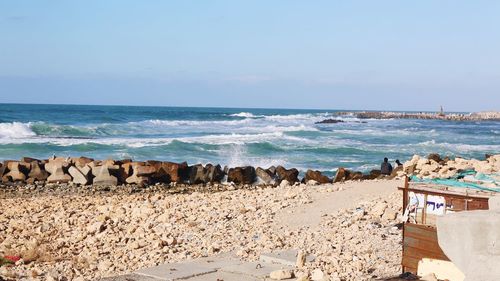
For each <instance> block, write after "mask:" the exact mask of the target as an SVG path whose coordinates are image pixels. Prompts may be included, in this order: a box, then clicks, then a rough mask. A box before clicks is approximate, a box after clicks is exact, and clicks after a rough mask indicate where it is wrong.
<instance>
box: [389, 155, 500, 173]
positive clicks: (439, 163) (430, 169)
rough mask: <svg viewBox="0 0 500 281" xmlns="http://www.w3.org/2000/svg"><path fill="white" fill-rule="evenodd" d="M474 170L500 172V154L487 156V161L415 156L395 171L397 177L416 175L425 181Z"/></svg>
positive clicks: (438, 156) (478, 171)
mask: <svg viewBox="0 0 500 281" xmlns="http://www.w3.org/2000/svg"><path fill="white" fill-rule="evenodd" d="M466 170H474V171H476V172H477V173H482V174H494V173H498V172H500V154H496V155H487V157H486V159H485V160H482V161H481V160H477V159H464V158H460V157H457V158H455V159H450V158H448V157H444V158H441V156H440V155H439V154H435V153H433V154H429V155H428V156H427V157H421V156H419V155H414V156H413V157H412V158H411V160H409V161H407V162H406V163H404V164H403V167H402V168H399V169H397V170H395V171H394V174H396V175H397V176H403V175H405V174H406V175H416V176H418V177H420V178H424V179H434V178H451V177H453V176H455V175H457V173H459V172H462V171H466Z"/></svg>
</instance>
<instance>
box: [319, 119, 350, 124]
mask: <svg viewBox="0 0 500 281" xmlns="http://www.w3.org/2000/svg"><path fill="white" fill-rule="evenodd" d="M336 123H344V120H339V119H325V120H322V121H319V122H316V123H314V124H336Z"/></svg>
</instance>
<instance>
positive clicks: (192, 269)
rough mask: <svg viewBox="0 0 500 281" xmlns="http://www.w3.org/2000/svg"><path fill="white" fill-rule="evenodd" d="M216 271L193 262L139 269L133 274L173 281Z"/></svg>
mask: <svg viewBox="0 0 500 281" xmlns="http://www.w3.org/2000/svg"><path fill="white" fill-rule="evenodd" d="M216 271H217V270H216V269H214V268H211V267H208V266H204V265H202V264H199V263H197V262H195V261H192V262H184V263H172V264H162V265H159V266H155V267H150V268H145V269H140V270H138V271H136V272H135V274H138V275H142V276H147V277H152V278H156V279H159V280H164V281H175V280H184V279H188V278H192V277H195V276H200V275H204V274H209V273H213V272H216Z"/></svg>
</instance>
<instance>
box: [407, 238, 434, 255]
mask: <svg viewBox="0 0 500 281" xmlns="http://www.w3.org/2000/svg"><path fill="white" fill-rule="evenodd" d="M403 246H407V247H412V248H415V249H419V250H423V251H429V252H434V253H438V254H442V253H443V251H442V250H441V249H440V248H439V244H438V242H437V241H428V240H422V239H418V238H414V237H405V239H404V241H403Z"/></svg>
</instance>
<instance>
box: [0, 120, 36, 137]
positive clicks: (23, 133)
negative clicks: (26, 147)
mask: <svg viewBox="0 0 500 281" xmlns="http://www.w3.org/2000/svg"><path fill="white" fill-rule="evenodd" d="M30 124H31V123H21V122H12V123H0V139H21V138H28V137H33V136H36V133H35V132H33V131H32V130H31V127H30Z"/></svg>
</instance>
